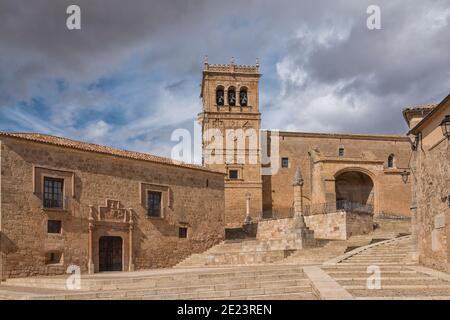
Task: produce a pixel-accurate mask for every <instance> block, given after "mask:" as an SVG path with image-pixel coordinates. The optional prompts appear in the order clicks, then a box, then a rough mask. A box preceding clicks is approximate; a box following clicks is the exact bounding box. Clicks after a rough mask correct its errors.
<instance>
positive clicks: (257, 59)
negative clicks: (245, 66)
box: [256, 58, 259, 68]
mask: <svg viewBox="0 0 450 320" xmlns="http://www.w3.org/2000/svg"><path fill="white" fill-rule="evenodd" d="M256 67H257V68H259V58H256Z"/></svg>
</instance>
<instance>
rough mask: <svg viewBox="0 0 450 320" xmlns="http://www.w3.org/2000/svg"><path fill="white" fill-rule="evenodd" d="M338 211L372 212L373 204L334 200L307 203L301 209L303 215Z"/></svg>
mask: <svg viewBox="0 0 450 320" xmlns="http://www.w3.org/2000/svg"><path fill="white" fill-rule="evenodd" d="M338 211H345V212H354V213H367V214H373V205H372V204H370V203H359V202H352V201H349V200H339V201H335V202H326V203H318V204H312V205H307V206H305V207H304V209H303V215H305V216H310V215H316V214H328V213H334V212H338Z"/></svg>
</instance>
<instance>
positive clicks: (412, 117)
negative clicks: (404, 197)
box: [403, 95, 450, 272]
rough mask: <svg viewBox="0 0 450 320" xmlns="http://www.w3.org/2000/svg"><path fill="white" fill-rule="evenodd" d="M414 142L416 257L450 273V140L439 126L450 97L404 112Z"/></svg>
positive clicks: (449, 107)
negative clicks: (437, 102)
mask: <svg viewBox="0 0 450 320" xmlns="http://www.w3.org/2000/svg"><path fill="white" fill-rule="evenodd" d="M403 114H404V116H405V120H406V121H407V123H408V125H409V126H410V128H411V130H410V132H409V135H410V137H411V140H412V141H414V151H413V154H412V161H411V171H412V177H413V186H412V188H413V192H412V194H413V197H412V205H411V214H412V232H413V254H414V256H413V257H414V258H416V259H417V260H418V261H419V262H420V263H422V264H424V265H426V266H429V267H432V268H435V269H439V270H443V271H447V272H450V141H449V140H448V139H447V137H445V136H444V135H443V132H442V130H441V128H440V123H441V121H442V120H443V119H444V117H445V116H446V115H450V95H448V96H447V97H446V98H445V99H444V100H442V102H440V103H439V104H438V105H436V106H434V105H427V106H419V107H415V108H407V109H405V110H404V112H403Z"/></svg>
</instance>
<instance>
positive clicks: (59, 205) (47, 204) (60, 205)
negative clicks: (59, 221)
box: [35, 193, 70, 210]
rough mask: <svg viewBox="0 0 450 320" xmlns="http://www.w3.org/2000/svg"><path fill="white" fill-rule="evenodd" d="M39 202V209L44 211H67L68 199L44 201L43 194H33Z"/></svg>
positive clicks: (64, 197) (65, 197)
mask: <svg viewBox="0 0 450 320" xmlns="http://www.w3.org/2000/svg"><path fill="white" fill-rule="evenodd" d="M35 195H36V196H37V197H38V198H39V201H40V202H41V209H44V210H69V206H70V197H67V196H63V197H61V198H59V199H46V198H45V197H44V194H42V193H36V194H35Z"/></svg>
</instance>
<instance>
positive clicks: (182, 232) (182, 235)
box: [178, 227, 188, 239]
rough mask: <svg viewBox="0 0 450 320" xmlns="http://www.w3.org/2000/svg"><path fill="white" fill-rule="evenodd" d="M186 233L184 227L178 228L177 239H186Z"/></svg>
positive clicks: (186, 230)
mask: <svg viewBox="0 0 450 320" xmlns="http://www.w3.org/2000/svg"><path fill="white" fill-rule="evenodd" d="M187 232H188V229H187V228H186V227H180V228H179V229H178V237H179V238H182V239H185V238H187Z"/></svg>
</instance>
